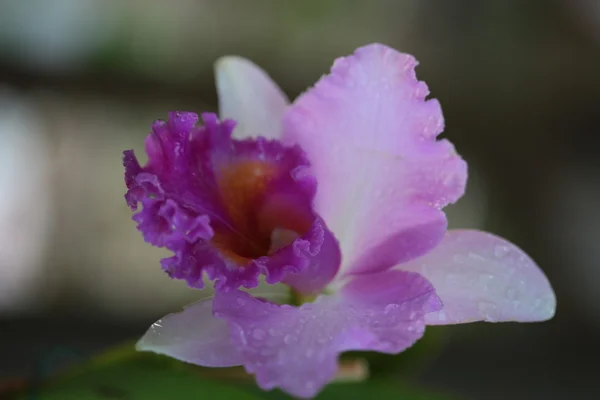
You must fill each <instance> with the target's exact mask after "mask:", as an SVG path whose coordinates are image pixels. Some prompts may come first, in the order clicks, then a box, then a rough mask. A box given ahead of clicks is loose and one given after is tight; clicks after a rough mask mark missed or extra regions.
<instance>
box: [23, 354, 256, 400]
mask: <svg viewBox="0 0 600 400" xmlns="http://www.w3.org/2000/svg"><path fill="white" fill-rule="evenodd" d="M130 348H132V346H128V347H127V348H120V349H117V350H115V351H111V352H109V353H107V354H105V355H103V356H101V357H99V358H96V359H92V360H91V361H90V362H88V363H86V364H85V365H83V366H79V367H78V368H76V369H73V370H70V371H68V372H66V373H65V374H63V375H62V376H60V377H58V378H57V379H54V380H51V381H49V382H47V383H45V384H43V385H41V386H39V387H35V386H34V385H29V388H28V389H27V390H26V393H23V394H22V396H21V397H19V399H20V400H30V399H31V400H138V399H139V400H165V399H167V400H171V399H172V400H176V399H188V398H189V399H236V400H237V399H240V400H257V399H261V398H262V397H261V396H260V393H258V394H256V393H251V391H250V390H246V389H245V388H244V387H243V386H240V385H231V384H226V383H224V382H222V381H217V380H211V379H207V378H206V377H203V376H202V375H201V374H200V373H199V370H200V369H197V368H193V367H189V366H188V365H186V364H182V363H179V362H175V361H172V360H171V359H168V358H167V357H161V356H157V355H154V354H147V353H134V352H133V351H132V350H130Z"/></svg>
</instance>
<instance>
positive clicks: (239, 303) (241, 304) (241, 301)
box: [236, 297, 246, 306]
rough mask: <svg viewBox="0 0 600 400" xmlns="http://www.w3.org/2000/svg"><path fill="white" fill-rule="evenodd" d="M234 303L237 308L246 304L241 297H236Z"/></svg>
mask: <svg viewBox="0 0 600 400" xmlns="http://www.w3.org/2000/svg"><path fill="white" fill-rule="evenodd" d="M236 303H238V305H239V306H243V305H244V304H245V303H246V302H245V301H244V299H242V298H241V297H238V298H237V300H236Z"/></svg>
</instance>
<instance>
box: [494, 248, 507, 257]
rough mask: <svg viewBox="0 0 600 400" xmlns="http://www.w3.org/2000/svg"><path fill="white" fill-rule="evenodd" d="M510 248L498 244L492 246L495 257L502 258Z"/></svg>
mask: <svg viewBox="0 0 600 400" xmlns="http://www.w3.org/2000/svg"><path fill="white" fill-rule="evenodd" d="M509 251H510V248H509V247H508V246H502V245H498V246H496V247H495V248H494V256H496V257H497V258H503V257H504V256H506V255H507V254H508V252H509Z"/></svg>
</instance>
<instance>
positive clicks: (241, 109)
mask: <svg viewBox="0 0 600 400" xmlns="http://www.w3.org/2000/svg"><path fill="white" fill-rule="evenodd" d="M215 75H216V81H217V82H216V83H217V92H218V94H219V116H220V118H221V119H234V120H236V121H237V123H238V125H237V127H236V129H235V131H234V133H233V135H234V136H233V137H234V138H235V139H245V138H248V137H251V136H263V137H265V138H268V139H278V138H279V136H280V135H281V125H282V118H283V114H284V111H285V109H286V107H287V106H288V103H289V101H288V99H287V97H286V95H285V94H284V93H283V92H282V91H281V89H279V86H277V84H276V83H275V82H273V80H272V79H271V78H270V77H269V75H267V73H266V72H265V71H264V70H262V69H261V68H260V67H259V66H257V65H256V64H254V63H253V62H252V61H250V60H247V59H245V58H242V57H238V56H227V57H222V58H220V59H219V60H218V61H217V62H216V63H215Z"/></svg>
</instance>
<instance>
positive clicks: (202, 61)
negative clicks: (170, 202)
mask: <svg viewBox="0 0 600 400" xmlns="http://www.w3.org/2000/svg"><path fill="white" fill-rule="evenodd" d="M370 42H383V43H386V44H388V45H391V46H393V47H395V48H397V49H399V50H401V51H404V52H408V53H412V54H414V55H415V56H416V57H417V59H418V60H419V61H420V62H421V66H420V67H419V68H418V70H417V73H418V76H419V78H420V79H422V80H425V81H426V82H427V83H428V85H429V87H430V89H431V91H432V95H433V96H434V97H436V98H438V99H439V100H440V101H441V103H442V106H443V109H444V114H445V117H446V124H447V125H446V126H447V128H446V133H445V136H446V137H448V138H450V139H451V140H452V141H453V142H454V143H455V145H456V146H457V148H458V150H459V152H460V153H461V154H462V155H463V156H464V157H465V158H466V159H467V160H468V162H469V165H470V171H471V177H470V181H469V187H468V190H467V195H466V196H465V197H464V198H463V200H461V201H460V202H459V203H458V204H457V205H455V206H452V207H450V208H449V211H448V212H449V215H450V220H451V225H452V226H453V227H472V228H480V229H485V230H489V231H492V232H495V233H497V234H499V235H501V236H504V237H506V238H508V239H510V240H511V241H514V242H516V243H518V244H519V245H520V246H521V247H522V248H523V249H525V250H526V251H527V252H528V253H529V254H531V255H532V257H533V258H534V259H535V260H537V261H538V263H539V265H540V266H541V267H542V268H543V269H544V271H545V272H546V274H547V275H548V277H549V278H550V281H551V282H552V283H553V286H554V288H555V290H556V294H557V297H558V304H559V306H558V310H557V315H556V317H555V319H554V320H552V321H550V322H547V323H543V324H529V325H528V324H521V325H518V324H501V325H492V324H472V325H464V326H457V327H451V328H435V329H431V331H435V332H434V333H435V335H436V337H441V338H442V339H441V340H442V342H443V343H442V344H443V345H442V346H439V347H438V349H437V351H436V353H435V354H434V356H430V357H429V358H428V359H427V363H426V365H424V366H423V365H421V366H420V367H418V368H415V369H414V370H409V371H405V372H403V374H409V375H410V376H411V378H412V379H414V380H416V381H417V382H420V383H423V384H425V385H428V386H431V387H434V388H437V389H440V390H443V391H448V392H451V393H456V394H459V395H464V396H467V397H469V398H472V399H492V400H494V399H507V398H510V399H567V398H569V399H571V398H576V399H597V398H600V388H599V387H598V384H597V360H598V356H600V341H598V340H597V338H598V337H599V334H600V290H598V288H599V286H598V285H599V284H600V267H599V261H600V246H598V245H597V240H598V238H599V236H600V208H598V207H597V204H598V199H599V198H600V179H599V178H600V174H599V172H600V151H599V150H598V147H599V146H600V135H599V134H598V132H597V129H598V126H599V125H600V113H599V112H598V106H599V105H600V75H599V74H598V71H599V70H600V1H596V0H547V1H534V0H531V1H520V0H504V1H496V0H489V1H477V2H476V1H470V0H454V1H451V2H450V1H445V0H420V1H419V0H369V1H367V0H362V1H358V0H304V1H284V0H171V1H168V2H167V1H150V0H0V139H1V141H0V380H1V379H6V378H12V377H19V376H25V375H27V374H29V373H30V372H31V371H32V370H33V369H34V368H36V367H35V366H36V365H37V364H36V363H38V362H39V360H40V359H43V358H44V357H46V356H47V355H48V354H49V353H52V352H56V349H57V348H59V349H60V348H67V349H68V351H67V353H68V354H70V355H67V356H65V355H64V354H66V353H65V352H63V353H62V354H63V355H61V356H58V358H57V360H56V363H57V364H60V363H62V362H68V361H69V360H70V359H73V358H77V357H85V356H86V355H88V354H92V353H93V352H95V351H98V350H101V349H103V348H106V347H107V346H110V345H113V344H116V343H119V342H121V341H123V340H126V339H134V338H136V337H139V336H140V335H141V334H142V333H143V332H144V331H145V329H146V328H147V327H148V326H149V325H150V324H151V323H152V322H154V321H155V320H156V319H158V318H160V317H161V316H163V315H164V314H165V313H168V312H171V311H175V310H177V309H179V307H181V306H182V305H184V304H187V303H189V302H191V301H193V300H194V299H196V298H198V297H199V293H198V292H197V291H193V290H191V289H188V288H187V287H186V285H185V284H184V283H182V282H179V281H171V280H169V279H168V278H167V276H166V275H164V273H162V272H161V269H160V266H159V259H160V258H161V257H162V256H164V255H165V254H166V252H163V251H162V250H160V249H155V248H152V247H150V246H149V245H146V244H145V243H144V242H143V240H142V237H141V235H140V234H139V233H138V232H137V230H136V228H135V224H134V223H133V222H132V221H131V220H130V217H131V213H130V211H129V210H128V209H127V207H126V205H125V202H124V200H123V194H124V192H125V188H124V183H123V170H122V167H121V151H122V150H123V149H128V148H135V149H136V150H138V153H139V152H140V151H141V150H142V141H143V138H144V137H145V136H146V135H147V133H148V131H149V127H150V124H151V122H152V121H153V120H154V119H157V118H165V117H166V114H167V111H169V110H190V111H201V110H215V109H216V104H217V99H216V93H215V88H214V81H213V79H214V76H213V70H212V64H213V62H214V61H215V59H216V58H218V57H219V56H222V55H225V54H239V55H242V56H245V57H248V58H251V59H252V60H254V61H255V62H257V63H258V64H260V65H261V66H263V67H264V68H265V69H266V70H267V71H268V72H269V73H270V74H271V75H272V77H273V78H274V79H275V80H276V81H277V82H278V83H280V85H281V86H282V87H283V89H284V90H285V91H286V92H287V93H288V94H289V95H290V97H291V98H294V97H295V96H296V95H298V94H299V93H300V92H301V91H303V90H304V89H305V88H307V87H308V86H310V85H311V84H312V83H314V82H315V81H316V80H317V79H318V78H319V77H320V75H321V74H323V73H325V72H327V71H328V69H329V67H330V65H331V63H332V61H333V59H334V58H336V57H338V56H342V55H347V54H349V53H351V52H352V51H353V49H354V48H356V47H358V46H361V45H364V44H367V43H370ZM594 365H596V368H594V367H593V366H594Z"/></svg>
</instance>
